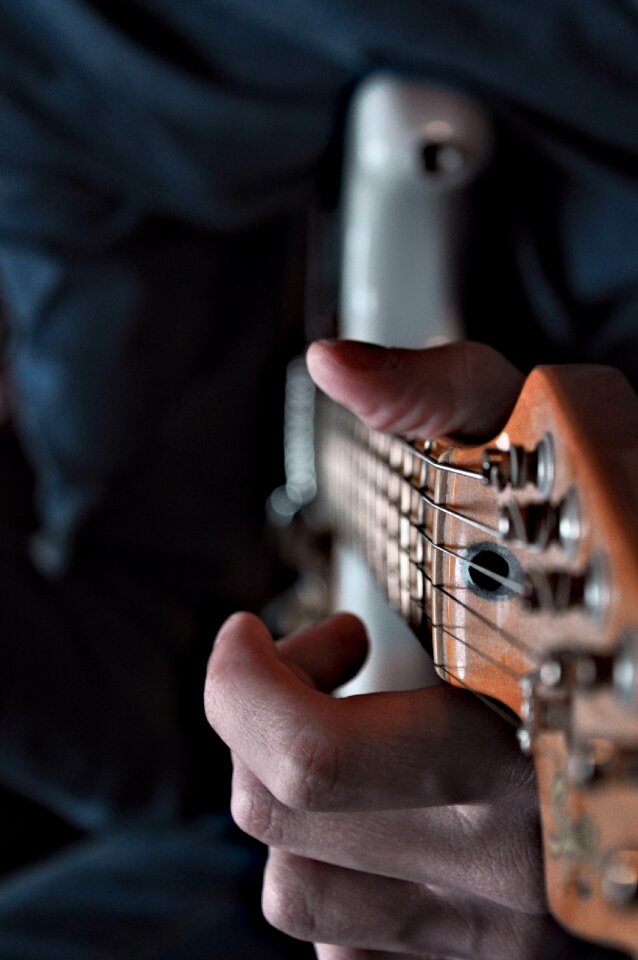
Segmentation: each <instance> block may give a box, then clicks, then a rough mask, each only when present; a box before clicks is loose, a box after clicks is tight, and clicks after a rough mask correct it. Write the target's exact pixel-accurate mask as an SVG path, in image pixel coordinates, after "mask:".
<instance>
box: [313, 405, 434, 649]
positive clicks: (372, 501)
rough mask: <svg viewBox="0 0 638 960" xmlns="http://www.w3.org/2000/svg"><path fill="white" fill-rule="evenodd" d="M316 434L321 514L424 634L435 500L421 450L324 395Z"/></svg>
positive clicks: (431, 477)
mask: <svg viewBox="0 0 638 960" xmlns="http://www.w3.org/2000/svg"><path fill="white" fill-rule="evenodd" d="M316 429H317V439H318V443H317V460H316V468H317V480H318V489H319V491H320V498H321V504H320V505H321V510H322V514H323V513H325V515H326V517H327V520H328V523H329V526H330V527H331V528H332V529H333V530H335V531H336V532H337V534H338V535H339V537H340V538H341V539H342V540H345V541H346V542H347V543H349V544H350V545H351V546H352V547H354V548H355V549H356V550H357V551H358V552H359V553H360V554H361V555H362V556H363V559H364V561H365V562H366V565H367V566H368V567H369V569H370V570H371V571H372V572H373V574H374V576H375V578H376V580H377V582H378V584H379V586H380V587H381V589H382V591H383V592H384V593H385V594H386V596H387V598H388V600H389V602H390V604H391V605H392V606H393V607H394V609H395V610H396V611H397V612H398V613H399V614H400V615H401V617H402V618H403V619H404V620H406V621H407V622H408V623H409V625H410V626H411V627H412V628H413V629H414V630H415V632H416V633H417V634H418V635H419V636H423V635H425V634H426V633H427V622H428V620H429V619H430V604H431V583H432V577H433V542H434V529H433V526H434V522H435V518H434V509H433V507H432V506H431V504H432V502H434V501H435V499H436V497H437V490H436V483H437V477H436V475H435V474H436V471H435V470H434V469H433V468H432V466H431V462H430V461H431V457H430V456H429V453H428V452H427V448H424V446H423V443H422V442H421V443H420V444H418V443H416V442H415V443H412V442H410V441H407V440H404V439H401V438H399V437H393V436H389V435H388V434H383V433H380V432H378V431H376V430H373V429H371V428H369V427H367V426H365V424H363V423H362V422H361V421H360V420H358V419H357V418H356V417H354V416H353V415H352V414H351V413H349V412H348V411H346V410H344V409H343V408H342V407H339V406H337V405H336V404H334V403H332V402H331V401H329V400H327V398H325V397H323V396H321V397H319V398H318V403H317V415H316Z"/></svg>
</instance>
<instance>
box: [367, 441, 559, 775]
mask: <svg viewBox="0 0 638 960" xmlns="http://www.w3.org/2000/svg"><path fill="white" fill-rule="evenodd" d="M393 439H394V440H399V441H400V442H401V444H402V446H404V447H407V449H408V451H409V452H410V454H412V455H415V456H417V457H418V458H419V459H420V460H423V461H425V463H426V465H429V466H430V467H432V468H434V469H446V468H447V467H448V465H446V464H440V463H438V461H435V460H434V458H432V457H429V456H426V455H421V454H420V452H419V451H417V450H415V449H414V447H413V446H412V445H411V444H410V443H409V441H404V440H403V438H397V437H395V438H393ZM357 446H359V445H357ZM359 449H360V450H361V452H364V454H365V453H366V451H365V450H362V448H361V447H360V448H359ZM367 453H369V454H372V456H373V461H374V465H375V468H376V470H377V472H378V470H379V467H381V468H384V472H386V475H387V480H389V478H390V477H391V476H392V477H397V478H398V480H399V483H401V482H403V483H407V486H408V487H409V489H410V491H414V492H416V493H417V495H419V497H420V499H421V501H422V502H424V503H426V504H427V506H429V507H430V509H431V510H432V512H433V513H434V514H436V513H445V514H447V515H448V516H452V517H454V518H455V519H457V520H458V521H459V522H463V523H466V524H468V525H471V526H473V527H474V528H475V529H479V530H482V531H483V532H485V533H487V534H488V535H489V536H494V537H495V538H497V539H499V540H501V539H503V535H502V533H501V531H500V530H496V529H495V528H493V527H489V526H488V525H487V524H482V523H481V522H480V521H477V520H475V518H472V517H468V516H466V515H464V514H462V513H460V512H459V511H453V510H451V509H450V508H445V507H443V506H442V505H441V504H438V503H437V502H436V501H434V500H433V499H432V498H431V497H429V496H427V494H424V493H423V489H422V488H419V487H417V486H416V485H415V484H414V483H412V482H411V481H410V479H409V478H408V477H406V476H405V475H404V473H403V472H402V471H401V470H400V469H397V467H398V466H399V465H398V464H397V465H394V466H393V465H392V464H391V463H390V459H389V457H388V460H384V459H382V458H381V457H380V456H378V455H375V453H374V452H373V451H372V450H368V451H367ZM449 472H452V473H461V471H460V470H459V469H450V470H449ZM463 475H465V476H468V477H472V478H476V479H478V478H479V475H478V474H477V473H475V472H473V471H467V472H466V471H463ZM367 479H368V481H370V480H371V479H372V481H373V484H374V487H375V488H376V489H377V490H378V491H379V492H384V493H385V495H386V496H387V492H388V491H387V487H386V490H385V491H381V490H379V485H378V484H377V483H376V481H375V480H374V478H373V475H371V474H368V477H367ZM426 479H427V473H426ZM481 479H483V478H482V477H481ZM350 489H351V490H352V488H350ZM388 502H389V503H391V505H392V506H393V507H396V508H397V513H398V517H399V519H400V518H401V516H405V514H404V513H403V512H402V511H401V509H400V499H399V498H397V500H396V501H394V502H392V501H388ZM510 506H511V508H512V513H511V514H510V515H511V519H512V522H513V526H514V530H515V533H516V534H517V535H518V537H519V539H521V540H522V541H523V542H525V541H526V531H525V528H524V520H523V516H522V512H521V510H520V507H519V505H518V502H517V501H516V500H515V499H514V498H512V499H511V500H510ZM408 520H409V522H410V525H411V526H412V527H415V528H416V529H419V527H418V525H416V524H414V523H413V522H412V521H411V520H410V518H409V517H408ZM348 525H350V524H348ZM419 532H420V533H421V534H422V535H423V536H424V538H425V539H426V540H427V542H428V543H429V544H430V545H431V546H432V548H433V549H436V550H438V551H440V552H442V553H443V554H446V555H448V556H450V557H452V558H453V559H454V560H456V561H459V562H461V563H464V564H465V565H466V566H468V567H469V568H470V569H475V570H477V571H478V572H480V573H482V574H484V575H486V576H488V577H490V578H491V579H492V580H493V581H495V582H497V583H499V584H500V585H502V586H505V587H507V588H508V589H511V590H512V591H513V592H514V593H517V594H519V595H520V594H524V593H526V592H527V591H526V588H525V586H524V585H523V584H522V583H520V582H518V581H513V580H511V579H510V578H508V577H502V576H501V575H499V574H496V573H495V572H493V571H491V570H489V569H487V568H485V567H482V566H481V565H480V564H477V563H476V562H473V561H471V560H470V559H469V558H467V557H463V556H462V555H460V554H457V553H455V552H454V551H451V550H449V549H448V548H446V547H444V546H443V545H442V544H437V543H436V542H435V541H434V540H432V538H430V537H429V536H428V535H427V534H426V532H425V528H424V527H423V528H420V529H419ZM353 533H354V530H353ZM363 533H364V538H363V539H364V541H366V542H367V540H368V536H367V531H365V530H364V531H363ZM409 561H410V562H411V563H414V560H413V559H412V558H409ZM416 565H417V566H419V565H418V564H416ZM419 569H420V571H421V573H422V575H423V577H424V578H425V579H426V580H428V582H429V583H430V585H431V587H432V589H433V590H436V591H438V592H441V593H443V594H445V595H446V596H447V597H448V598H449V599H450V600H451V601H452V602H453V603H455V604H459V605H461V606H462V607H463V608H464V609H465V610H466V611H467V612H468V613H470V614H472V615H474V616H475V617H477V618H478V619H480V620H481V621H482V622H483V623H484V624H485V625H486V626H488V627H489V628H490V629H491V630H492V631H493V632H496V633H497V634H498V635H499V636H501V637H503V638H504V639H506V641H508V642H509V643H511V644H513V645H514V646H516V647H517V648H518V649H519V650H521V651H522V652H524V653H525V654H526V656H528V657H529V658H530V659H531V660H532V662H538V661H539V660H540V657H539V656H538V654H537V653H536V652H535V651H533V650H532V648H531V647H530V646H529V645H528V644H526V643H524V641H522V640H520V639H519V638H517V637H515V636H513V635H512V634H510V633H509V632H506V631H505V630H504V629H503V628H502V627H500V626H499V625H498V624H495V623H493V622H492V621H491V620H490V619H489V618H486V617H484V616H483V615H481V614H480V613H479V612H478V611H477V610H475V609H474V608H473V607H472V606H470V605H468V604H465V603H463V602H462V601H461V600H459V598H458V597H455V596H454V595H453V594H451V593H450V592H449V591H447V590H446V589H445V588H444V587H442V586H441V585H438V584H434V583H433V582H432V578H431V577H430V576H428V574H427V573H426V572H425V569H424V568H423V567H419ZM389 573H390V571H389V570H388V568H387V567H386V583H385V589H386V591H387V590H388V588H389V583H388V581H387V575H388V574H389ZM542 579H543V582H542V583H541V584H536V586H537V591H538V594H539V597H540V599H541V603H540V606H541V609H542V608H543V607H545V608H546V609H552V607H553V601H552V597H551V592H550V588H549V586H548V584H547V582H546V580H545V578H542ZM411 599H412V600H415V602H420V609H421V614H422V615H423V616H424V617H425V619H426V620H427V621H428V622H429V623H430V624H432V617H431V616H430V615H429V614H428V612H427V611H426V610H425V606H424V601H423V599H422V600H421V601H419V600H418V599H417V598H414V597H412V596H411ZM399 612H400V611H399ZM437 628H438V629H440V630H441V631H442V632H443V633H444V634H446V635H448V636H450V637H451V638H452V639H453V640H454V641H455V642H456V643H461V644H463V645H464V646H465V647H467V648H468V649H470V650H472V651H473V652H474V653H476V654H477V655H478V656H480V657H482V658H483V659H484V660H487V661H488V662H489V663H490V664H491V665H492V666H493V667H494V668H496V669H498V670H500V671H501V672H504V673H507V674H508V675H509V676H510V677H512V678H514V679H516V680H520V679H522V677H523V676H524V675H525V674H517V673H516V671H514V670H511V669H510V668H507V667H505V666H504V665H503V664H501V663H499V662H498V661H497V660H495V659H494V658H493V657H491V656H490V655H489V654H487V653H486V652H485V651H483V650H481V649H480V648H478V647H476V646H475V645H474V644H471V643H470V642H469V641H467V640H463V639H461V638H460V637H458V636H456V635H455V634H454V633H453V632H452V631H450V630H449V629H447V628H446V627H444V626H442V625H438V626H437ZM435 667H437V669H439V670H440V671H441V672H442V673H445V674H446V675H447V676H448V677H450V679H453V680H454V681H455V682H456V683H457V684H458V685H459V686H461V687H463V688H464V689H466V690H467V691H468V692H469V693H471V694H473V696H475V697H476V698H477V699H478V700H480V701H481V702H482V703H483V704H484V705H485V706H486V707H487V708H488V709H490V710H491V711H492V712H493V713H495V714H496V715H497V716H499V717H500V718H501V719H503V720H505V721H506V722H507V723H508V724H509V725H510V726H513V727H518V725H519V724H518V722H517V721H516V720H514V719H513V718H512V717H511V716H510V715H509V714H508V713H507V712H506V711H505V710H504V709H501V708H499V706H498V705H497V704H495V703H494V702H493V701H492V700H491V699H490V698H488V697H486V696H485V695H483V694H481V693H479V692H478V691H476V690H475V689H473V688H472V687H471V686H470V685H469V684H467V683H466V682H465V681H464V680H463V679H462V678H461V677H460V676H458V674H455V673H453V672H452V670H450V668H449V666H446V665H445V664H442V663H438V664H437V663H435ZM534 752H535V754H536V756H537V757H538V756H540V755H548V754H549V753H551V752H553V751H550V750H548V749H546V748H544V747H543V748H541V747H539V746H538V745H536V747H535V751H534Z"/></svg>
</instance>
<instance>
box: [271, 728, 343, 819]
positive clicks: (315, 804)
mask: <svg viewBox="0 0 638 960" xmlns="http://www.w3.org/2000/svg"><path fill="white" fill-rule="evenodd" d="M337 774H338V748H337V745H336V743H335V742H333V741H332V740H330V739H328V738H327V737H326V736H325V734H324V733H322V732H320V731H317V730H314V729H312V728H311V727H303V728H301V729H300V730H299V732H298V733H297V734H296V736H295V738H294V741H293V743H292V744H291V748H290V749H289V750H288V752H287V753H286V755H285V757H284V758H283V760H282V762H281V764H280V768H279V771H278V776H277V784H276V788H275V791H274V792H275V795H276V797H277V799H278V800H280V801H281V802H282V803H283V804H285V805H286V806H288V807H291V808H292V809H293V810H301V811H312V810H324V809H327V808H330V806H331V805H332V798H333V795H334V792H335V786H336V783H337Z"/></svg>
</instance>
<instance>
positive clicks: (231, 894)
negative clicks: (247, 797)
mask: <svg viewBox="0 0 638 960" xmlns="http://www.w3.org/2000/svg"><path fill="white" fill-rule="evenodd" d="M262 866H263V856H262V854H261V852H260V851H259V850H258V849H257V848H256V847H253V846H250V845H248V844H247V843H246V840H245V838H242V837H240V835H239V832H238V831H237V830H235V829H233V827H232V826H231V824H230V823H229V818H228V817H227V816H222V815H216V816H209V817H206V818H202V819H200V820H198V821H195V822H193V823H191V824H188V825H180V826H173V827H170V828H169V827H167V828H165V829H163V830H154V831H149V830H143V829H137V830H128V831H119V832H117V831H116V832H113V833H112V834H110V835H109V836H108V837H105V838H100V839H97V840H94V841H92V842H86V843H78V844H77V845H76V846H75V847H73V848H71V849H70V850H69V851H68V852H66V853H64V854H62V855H58V856H57V857H54V858H51V859H50V860H49V861H48V862H45V863H44V864H42V865H40V866H39V867H38V868H37V870H28V871H25V872H24V873H23V874H22V875H21V876H19V877H18V878H15V879H13V880H11V882H9V883H4V884H2V883H0V958H1V960H107V958H108V960H113V958H116V957H117V958H118V960H142V958H143V960H311V958H312V957H313V956H314V951H313V950H312V947H310V946H309V945H307V944H301V943H298V942H296V941H293V940H289V939H288V938H285V937H284V936H283V935H280V934H278V933H277V932H276V931H275V930H273V929H272V928H269V927H268V925H267V924H266V921H265V920H264V919H263V917H261V915H260V913H259V907H258V904H259V887H260V874H261V869H262Z"/></svg>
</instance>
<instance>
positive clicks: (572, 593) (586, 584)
mask: <svg viewBox="0 0 638 960" xmlns="http://www.w3.org/2000/svg"><path fill="white" fill-rule="evenodd" d="M525 587H526V592H525V595H524V596H523V598H522V603H523V606H524V608H525V609H526V610H528V611H538V612H541V613H543V612H545V613H552V614H558V613H567V612H568V611H570V610H573V609H575V608H578V607H582V609H583V610H584V611H585V612H586V613H588V614H589V616H591V617H594V618H595V619H596V620H598V621H601V620H603V619H604V616H605V613H606V612H607V610H608V608H609V602H610V593H611V591H610V584H609V572H608V570H607V565H606V563H605V561H604V558H603V557H602V556H601V555H597V556H595V557H594V559H593V560H592V562H591V563H590V564H589V566H588V567H587V568H586V569H585V570H584V571H583V572H582V573H571V572H570V571H569V570H537V569H535V568H533V567H532V568H531V569H528V570H527V573H526V577H525Z"/></svg>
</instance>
